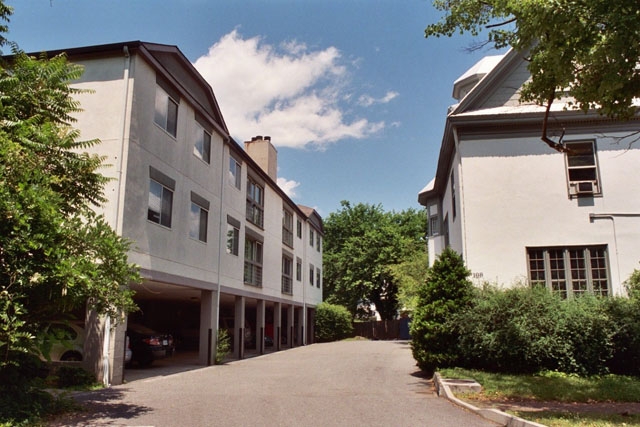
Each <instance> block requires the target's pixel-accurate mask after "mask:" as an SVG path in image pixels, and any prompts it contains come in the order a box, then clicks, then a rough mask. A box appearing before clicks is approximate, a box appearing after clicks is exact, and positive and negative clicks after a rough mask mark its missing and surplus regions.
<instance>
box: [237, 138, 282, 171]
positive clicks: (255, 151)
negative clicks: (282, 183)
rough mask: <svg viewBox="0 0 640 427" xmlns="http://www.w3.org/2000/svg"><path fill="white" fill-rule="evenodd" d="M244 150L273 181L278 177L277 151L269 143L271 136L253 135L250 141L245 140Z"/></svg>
mask: <svg viewBox="0 0 640 427" xmlns="http://www.w3.org/2000/svg"><path fill="white" fill-rule="evenodd" d="M244 150H245V151H246V152H247V154H249V156H250V157H251V158H252V159H253V161H254V162H256V163H257V164H258V165H259V166H260V167H261V168H262V170H263V171H265V172H266V173H267V175H269V178H271V179H272V180H274V181H277V179H278V151H276V147H274V146H273V144H271V137H270V136H265V137H263V136H262V135H258V136H254V137H252V138H251V141H245V143H244Z"/></svg>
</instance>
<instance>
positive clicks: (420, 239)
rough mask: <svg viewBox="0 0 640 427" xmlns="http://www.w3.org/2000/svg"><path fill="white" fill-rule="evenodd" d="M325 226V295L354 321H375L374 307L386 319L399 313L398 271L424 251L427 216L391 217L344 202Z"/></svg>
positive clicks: (376, 208) (409, 213)
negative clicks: (418, 250)
mask: <svg viewBox="0 0 640 427" xmlns="http://www.w3.org/2000/svg"><path fill="white" fill-rule="evenodd" d="M341 206H342V209H340V210H339V211H337V212H333V213H331V214H329V216H328V217H327V218H326V219H325V221H324V231H325V239H324V259H323V264H324V266H325V267H324V275H323V277H324V280H323V283H324V295H325V300H327V301H328V302H331V303H334V304H339V305H343V306H345V307H347V309H348V310H349V312H351V313H352V315H353V316H354V317H362V318H366V317H369V316H370V315H371V314H372V313H371V309H370V305H371V304H372V303H373V304H375V307H376V311H377V312H378V313H379V314H380V316H381V317H382V318H383V319H391V318H393V317H394V316H395V315H396V313H397V309H398V296H397V295H398V281H397V277H396V276H394V273H393V271H392V268H391V267H392V266H394V265H397V264H398V263H400V262H402V261H403V260H404V259H405V258H406V257H407V255H408V254H411V253H412V252H413V251H415V250H416V248H418V247H421V248H422V250H424V232H425V230H426V215H425V213H424V212H422V211H414V210H408V211H405V212H402V213H393V212H392V213H387V212H384V211H383V210H382V207H381V206H379V205H370V204H364V203H359V204H357V205H354V206H352V205H351V204H350V203H349V202H346V201H343V202H342V204H341Z"/></svg>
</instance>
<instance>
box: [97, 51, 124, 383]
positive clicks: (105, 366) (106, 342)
mask: <svg viewBox="0 0 640 427" xmlns="http://www.w3.org/2000/svg"><path fill="white" fill-rule="evenodd" d="M122 53H123V55H124V70H123V76H122V78H123V80H124V93H123V107H122V132H121V134H120V158H119V159H118V171H117V173H118V193H117V197H116V209H115V214H116V217H115V221H114V228H115V231H116V233H117V234H118V235H119V236H121V235H122V222H121V221H120V217H121V215H120V206H121V200H120V199H121V197H122V194H123V191H122V186H123V183H122V168H123V167H124V160H123V158H124V153H125V141H126V134H127V114H128V111H129V109H128V108H127V106H128V102H129V69H130V67H131V55H130V54H129V48H128V47H127V46H123V48H122ZM103 337H104V338H103V342H102V370H103V372H102V382H103V384H104V386H105V387H109V386H111V382H110V376H111V375H110V374H111V364H110V357H109V348H110V347H111V317H109V316H107V317H106V319H105V322H104V335H103Z"/></svg>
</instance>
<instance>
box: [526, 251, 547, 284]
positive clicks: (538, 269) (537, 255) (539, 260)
mask: <svg viewBox="0 0 640 427" xmlns="http://www.w3.org/2000/svg"><path fill="white" fill-rule="evenodd" d="M529 276H530V280H531V284H532V285H545V283H546V280H545V279H546V276H545V269H544V251H543V250H539V249H529Z"/></svg>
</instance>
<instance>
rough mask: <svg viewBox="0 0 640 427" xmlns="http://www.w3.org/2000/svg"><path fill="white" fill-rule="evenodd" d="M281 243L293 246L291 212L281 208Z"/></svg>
mask: <svg viewBox="0 0 640 427" xmlns="http://www.w3.org/2000/svg"><path fill="white" fill-rule="evenodd" d="M282 243H284V244H285V245H287V246H289V247H290V248H292V247H293V214H292V213H291V212H289V211H288V210H286V209H282Z"/></svg>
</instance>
